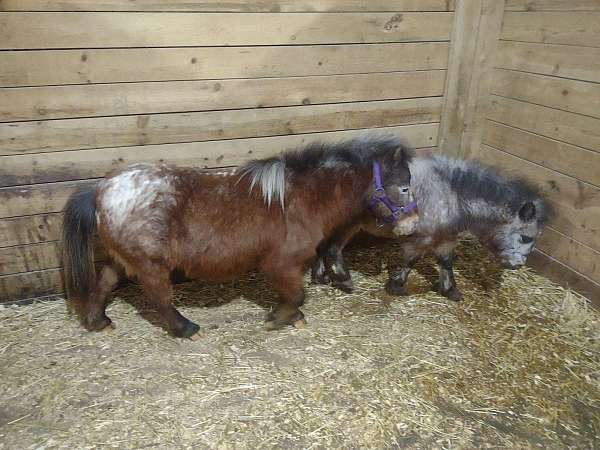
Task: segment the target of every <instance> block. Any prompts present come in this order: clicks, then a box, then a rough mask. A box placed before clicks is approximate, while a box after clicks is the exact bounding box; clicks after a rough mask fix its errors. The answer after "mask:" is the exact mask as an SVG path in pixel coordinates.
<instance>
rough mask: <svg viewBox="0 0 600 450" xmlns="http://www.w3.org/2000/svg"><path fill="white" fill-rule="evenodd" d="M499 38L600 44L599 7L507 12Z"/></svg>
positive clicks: (592, 45)
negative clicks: (578, 9) (595, 8)
mask: <svg viewBox="0 0 600 450" xmlns="http://www.w3.org/2000/svg"><path fill="white" fill-rule="evenodd" d="M502 39H505V40H510V41H524V42H543V43H547V44H568V45H582V46H589V47H600V11H599V12H595V11H591V12H583V11H579V12H573V11H552V12H510V11H509V12H507V13H506V14H504V21H503V25H502Z"/></svg>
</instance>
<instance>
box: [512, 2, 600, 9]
mask: <svg viewBox="0 0 600 450" xmlns="http://www.w3.org/2000/svg"><path fill="white" fill-rule="evenodd" d="M505 9H506V10H507V11H600V3H598V0H506V6H505Z"/></svg>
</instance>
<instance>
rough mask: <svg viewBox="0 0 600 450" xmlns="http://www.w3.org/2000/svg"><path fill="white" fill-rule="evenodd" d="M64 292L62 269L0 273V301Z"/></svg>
mask: <svg viewBox="0 0 600 450" xmlns="http://www.w3.org/2000/svg"><path fill="white" fill-rule="evenodd" d="M59 292H64V284H63V279H62V269H49V270H40V271H34V272H29V273H20V274H14V275H0V302H2V303H5V302H10V301H16V300H21V299H27V298H33V297H42V296H45V295H52V294H56V293H59Z"/></svg>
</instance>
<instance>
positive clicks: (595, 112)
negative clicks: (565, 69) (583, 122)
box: [491, 69, 600, 118]
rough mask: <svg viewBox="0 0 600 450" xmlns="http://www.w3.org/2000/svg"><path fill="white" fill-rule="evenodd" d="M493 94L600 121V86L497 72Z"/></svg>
mask: <svg viewBox="0 0 600 450" xmlns="http://www.w3.org/2000/svg"><path fill="white" fill-rule="evenodd" d="M491 92H492V94H496V95H501V96H502V97H508V98H513V99H516V100H522V101H526V102H529V103H535V104H537V105H542V106H548V107H551V108H557V109H562V110H564V111H570V112H574V113H579V114H586V115H588V116H592V117H598V118H600V84H596V83H588V82H584V81H575V80H567V79H564V78H554V77H549V76H545V75H534V74H528V73H522V72H514V71H510V70H504V69H496V70H495V74H494V82H493V83H492V88H491Z"/></svg>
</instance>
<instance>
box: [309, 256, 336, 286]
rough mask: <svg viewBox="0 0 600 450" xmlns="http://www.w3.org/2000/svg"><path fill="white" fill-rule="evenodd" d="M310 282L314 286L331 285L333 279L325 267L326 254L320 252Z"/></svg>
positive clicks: (311, 270)
mask: <svg viewBox="0 0 600 450" xmlns="http://www.w3.org/2000/svg"><path fill="white" fill-rule="evenodd" d="M310 281H311V282H312V283H313V284H329V282H330V281H331V279H330V278H329V275H328V274H327V267H326V266H325V252H324V251H323V252H318V254H317V259H316V260H315V262H314V264H313V265H312V267H311V268H310Z"/></svg>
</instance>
